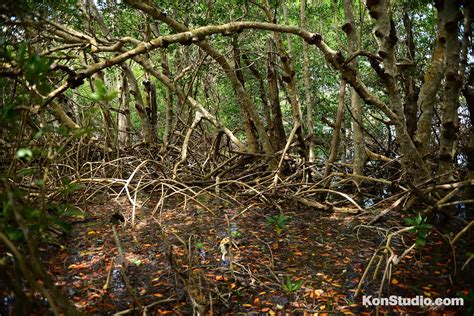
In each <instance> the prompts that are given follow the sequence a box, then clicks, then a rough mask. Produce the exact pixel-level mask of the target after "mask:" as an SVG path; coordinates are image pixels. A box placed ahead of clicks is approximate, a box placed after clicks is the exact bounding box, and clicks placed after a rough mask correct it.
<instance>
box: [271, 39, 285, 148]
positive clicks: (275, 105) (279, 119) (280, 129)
mask: <svg viewBox="0 0 474 316" xmlns="http://www.w3.org/2000/svg"><path fill="white" fill-rule="evenodd" d="M267 51H268V61H267V81H268V95H269V97H270V109H271V120H270V124H269V127H268V129H269V131H270V135H271V139H272V145H273V148H274V149H275V151H279V150H281V149H283V148H284V147H285V143H286V134H285V128H284V126H283V115H282V113H281V107H280V91H279V89H278V73H277V70H276V67H275V65H276V59H275V54H276V53H275V43H274V42H273V40H272V39H270V38H269V39H268V40H267Z"/></svg>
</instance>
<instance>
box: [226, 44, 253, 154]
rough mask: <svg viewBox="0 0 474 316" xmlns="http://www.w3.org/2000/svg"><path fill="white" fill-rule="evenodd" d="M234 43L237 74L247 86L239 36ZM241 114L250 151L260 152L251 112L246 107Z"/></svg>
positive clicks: (243, 84)
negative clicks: (241, 59) (243, 71)
mask: <svg viewBox="0 0 474 316" xmlns="http://www.w3.org/2000/svg"><path fill="white" fill-rule="evenodd" d="M232 44H233V53H234V69H235V75H236V76H237V78H238V79H239V81H240V84H241V85H242V87H244V88H245V80H244V75H243V73H242V65H241V62H240V48H239V43H238V36H234V39H233V43H232ZM240 116H241V118H242V121H243V123H244V130H245V135H246V136H247V145H248V151H249V152H250V153H256V152H258V140H257V136H256V135H255V130H254V124H253V121H252V118H251V117H250V114H249V113H248V111H247V110H245V109H241V111H240Z"/></svg>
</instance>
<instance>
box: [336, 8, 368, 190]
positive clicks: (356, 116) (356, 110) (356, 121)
mask: <svg viewBox="0 0 474 316" xmlns="http://www.w3.org/2000/svg"><path fill="white" fill-rule="evenodd" d="M344 15H345V23H344V25H343V27H342V30H343V31H344V32H345V33H346V35H347V38H348V40H349V50H350V53H351V54H353V53H355V52H356V51H358V49H359V40H358V38H357V32H356V25H355V22H354V9H353V7H352V0H344ZM350 67H351V68H352V70H353V71H354V74H355V75H357V72H358V71H357V62H356V60H355V59H354V60H353V61H351V63H350ZM351 108H352V115H353V120H352V134H353V141H354V161H353V163H352V173H353V174H355V175H358V176H363V175H364V166H365V162H366V160H367V154H366V152H365V141H364V128H363V124H364V120H363V116H362V110H361V104H360V97H359V95H358V94H357V92H356V91H355V89H354V88H353V87H351ZM355 181H356V182H360V181H362V178H360V177H356V178H355Z"/></svg>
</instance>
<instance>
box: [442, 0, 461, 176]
mask: <svg viewBox="0 0 474 316" xmlns="http://www.w3.org/2000/svg"><path fill="white" fill-rule="evenodd" d="M444 10H445V12H446V24H445V29H446V54H445V55H446V72H445V86H444V94H443V103H442V106H441V136H440V144H439V169H438V173H439V174H440V175H441V176H442V177H445V179H446V180H448V179H451V178H452V176H453V175H452V173H453V169H454V159H455V157H456V147H457V132H458V130H459V122H458V113H457V109H458V105H459V104H458V102H459V94H460V89H461V84H462V77H461V75H460V74H459V61H460V58H459V51H460V43H459V39H458V30H459V20H460V16H461V14H460V11H459V6H458V5H457V4H456V1H449V0H446V1H444Z"/></svg>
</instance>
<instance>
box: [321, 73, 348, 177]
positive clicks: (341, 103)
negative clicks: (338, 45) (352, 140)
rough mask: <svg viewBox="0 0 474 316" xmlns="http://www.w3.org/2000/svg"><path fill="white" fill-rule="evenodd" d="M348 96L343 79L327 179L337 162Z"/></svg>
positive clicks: (327, 168)
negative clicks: (346, 97)
mask: <svg viewBox="0 0 474 316" xmlns="http://www.w3.org/2000/svg"><path fill="white" fill-rule="evenodd" d="M345 96H346V82H345V81H344V79H341V83H340V84H339V105H338V107H337V114H336V121H335V122H334V134H332V142H331V153H330V154H329V158H328V160H327V161H326V171H325V172H324V177H327V176H329V175H330V174H331V172H332V164H333V163H334V161H336V158H337V151H338V149H339V135H340V133H341V126H342V122H343V119H344V106H345V104H344V99H345Z"/></svg>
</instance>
